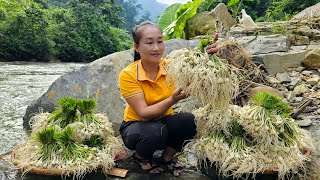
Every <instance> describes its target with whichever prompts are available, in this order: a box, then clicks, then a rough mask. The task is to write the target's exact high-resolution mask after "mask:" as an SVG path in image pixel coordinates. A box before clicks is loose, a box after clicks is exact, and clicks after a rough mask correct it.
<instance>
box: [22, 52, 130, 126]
mask: <svg viewBox="0 0 320 180" xmlns="http://www.w3.org/2000/svg"><path fill="white" fill-rule="evenodd" d="M132 61H133V51H132V50H127V51H123V52H118V53H114V54H111V55H108V56H106V57H103V58H101V59H98V60H96V61H94V62H92V63H90V64H88V65H87V66H84V67H82V68H80V69H79V70H76V71H73V72H71V73H68V74H66V75H63V76H61V77H60V78H58V79H57V80H56V81H55V82H53V83H52V84H51V85H50V87H49V89H48V91H47V92H46V93H45V94H43V95H42V96H41V97H40V98H39V99H37V100H36V101H35V102H33V103H32V104H31V105H30V106H28V107H27V110H26V114H25V116H24V118H23V120H24V122H23V125H24V127H25V128H29V123H28V122H29V119H30V116H31V115H33V114H34V113H38V112H39V110H40V109H41V110H43V112H52V111H53V110H54V108H55V107H56V101H57V99H59V98H61V97H63V96H69V97H74V98H94V99H95V100H96V101H97V104H98V106H97V111H98V112H101V113H105V114H107V115H108V117H109V119H110V120H111V121H112V122H113V123H114V125H115V129H117V128H118V127H119V125H120V123H121V121H122V119H123V112H122V111H123V108H124V103H125V102H124V101H123V100H122V99H121V96H120V93H119V87H118V74H119V72H120V70H121V69H123V68H124V67H125V66H126V65H128V64H129V63H130V62H132Z"/></svg>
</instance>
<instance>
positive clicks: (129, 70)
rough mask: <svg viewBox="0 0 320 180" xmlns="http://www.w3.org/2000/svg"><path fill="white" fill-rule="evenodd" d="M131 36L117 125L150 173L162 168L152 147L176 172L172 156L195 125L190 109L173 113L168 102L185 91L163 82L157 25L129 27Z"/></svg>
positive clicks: (169, 167)
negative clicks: (131, 55) (132, 51)
mask: <svg viewBox="0 0 320 180" xmlns="http://www.w3.org/2000/svg"><path fill="white" fill-rule="evenodd" d="M132 36H133V40H134V48H135V61H134V62H133V63H131V64H130V65H129V66H127V67H126V68H125V69H123V70H122V71H121V73H120V75H119V84H120V91H121V95H122V96H123V97H124V98H125V100H126V101H127V103H128V105H127V107H126V108H125V111H124V121H123V123H122V125H121V128H120V133H121V136H122V139H123V142H124V144H125V145H126V147H127V148H129V149H131V150H135V153H134V155H133V156H132V157H133V159H134V160H135V161H136V162H138V163H139V164H140V166H141V168H142V169H143V170H147V171H148V172H150V173H160V172H161V171H163V169H162V168H160V167H159V166H157V165H156V164H155V163H153V162H152V158H153V153H154V152H155V151H156V150H164V151H163V154H162V156H161V161H162V162H163V163H165V164H167V165H168V169H169V170H170V171H171V172H172V173H173V175H175V176H179V173H180V170H181V167H178V166H176V164H175V162H174V161H173V157H174V155H175V154H176V152H178V151H180V150H181V149H182V145H183V143H184V141H185V140H188V139H192V138H193V137H194V135H195V134H196V126H195V123H194V116H193V115H192V114H191V113H176V114H173V110H172V105H174V104H176V103H177V102H179V101H180V100H181V99H184V98H186V97H187V94H186V93H185V92H184V91H183V90H182V89H176V90H175V88H174V86H173V85H168V84H167V83H166V77H167V73H166V70H165V66H166V65H167V62H166V61H165V60H164V59H162V58H161V57H162V55H163V53H164V40H163V37H162V32H161V30H160V28H159V27H158V26H157V25H155V24H153V23H151V22H144V23H142V24H140V25H137V26H135V27H134V28H133V30H132ZM137 55H138V56H137Z"/></svg>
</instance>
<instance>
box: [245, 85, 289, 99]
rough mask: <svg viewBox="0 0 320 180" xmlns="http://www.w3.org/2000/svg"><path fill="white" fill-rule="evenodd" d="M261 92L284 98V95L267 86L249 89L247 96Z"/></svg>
mask: <svg viewBox="0 0 320 180" xmlns="http://www.w3.org/2000/svg"><path fill="white" fill-rule="evenodd" d="M261 92H268V93H271V94H274V95H276V96H279V97H281V98H284V95H283V93H282V92H280V91H279V90H277V89H275V88H272V87H269V86H258V87H254V88H252V89H250V91H249V94H250V95H251V96H252V95H254V94H257V93H261Z"/></svg>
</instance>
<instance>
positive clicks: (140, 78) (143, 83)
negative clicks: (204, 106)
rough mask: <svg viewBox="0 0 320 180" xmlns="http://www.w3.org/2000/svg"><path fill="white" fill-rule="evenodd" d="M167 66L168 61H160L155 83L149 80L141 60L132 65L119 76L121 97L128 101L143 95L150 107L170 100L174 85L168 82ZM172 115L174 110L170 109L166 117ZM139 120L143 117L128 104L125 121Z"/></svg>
mask: <svg viewBox="0 0 320 180" xmlns="http://www.w3.org/2000/svg"><path fill="white" fill-rule="evenodd" d="M167 64H168V63H167V61H165V60H163V59H161V60H160V64H159V71H158V75H157V77H156V79H155V80H154V81H153V80H151V79H149V78H148V76H147V73H146V72H145V70H144V69H143V67H142V64H141V60H138V61H135V62H133V63H131V64H130V65H129V66H127V67H126V68H125V69H123V70H122V71H121V72H120V75H119V85H120V92H121V95H122V96H123V97H124V98H125V99H126V98H129V97H132V96H134V95H137V94H140V93H142V94H143V95H144V97H145V100H146V103H147V104H148V105H152V104H156V103H158V102H160V101H162V100H164V99H167V98H169V97H170V96H171V95H172V94H173V91H174V85H173V84H172V85H170V84H168V83H167V82H166V77H167V72H166V70H165V66H166V65H167ZM172 113H173V110H172V108H169V109H168V110H167V111H166V113H165V114H164V115H170V114H172ZM138 120H141V117H139V116H138V114H137V113H136V112H135V111H134V110H133V109H132V108H131V107H130V106H129V104H128V105H127V106H126V108H125V110H124V121H126V122H128V121H138Z"/></svg>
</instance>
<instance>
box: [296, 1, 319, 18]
mask: <svg viewBox="0 0 320 180" xmlns="http://www.w3.org/2000/svg"><path fill="white" fill-rule="evenodd" d="M319 17H320V3H317V4H315V5H313V6H310V7H308V8H306V9H304V10H303V11H301V12H300V13H298V14H296V15H295V16H293V17H292V20H310V19H313V18H319Z"/></svg>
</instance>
